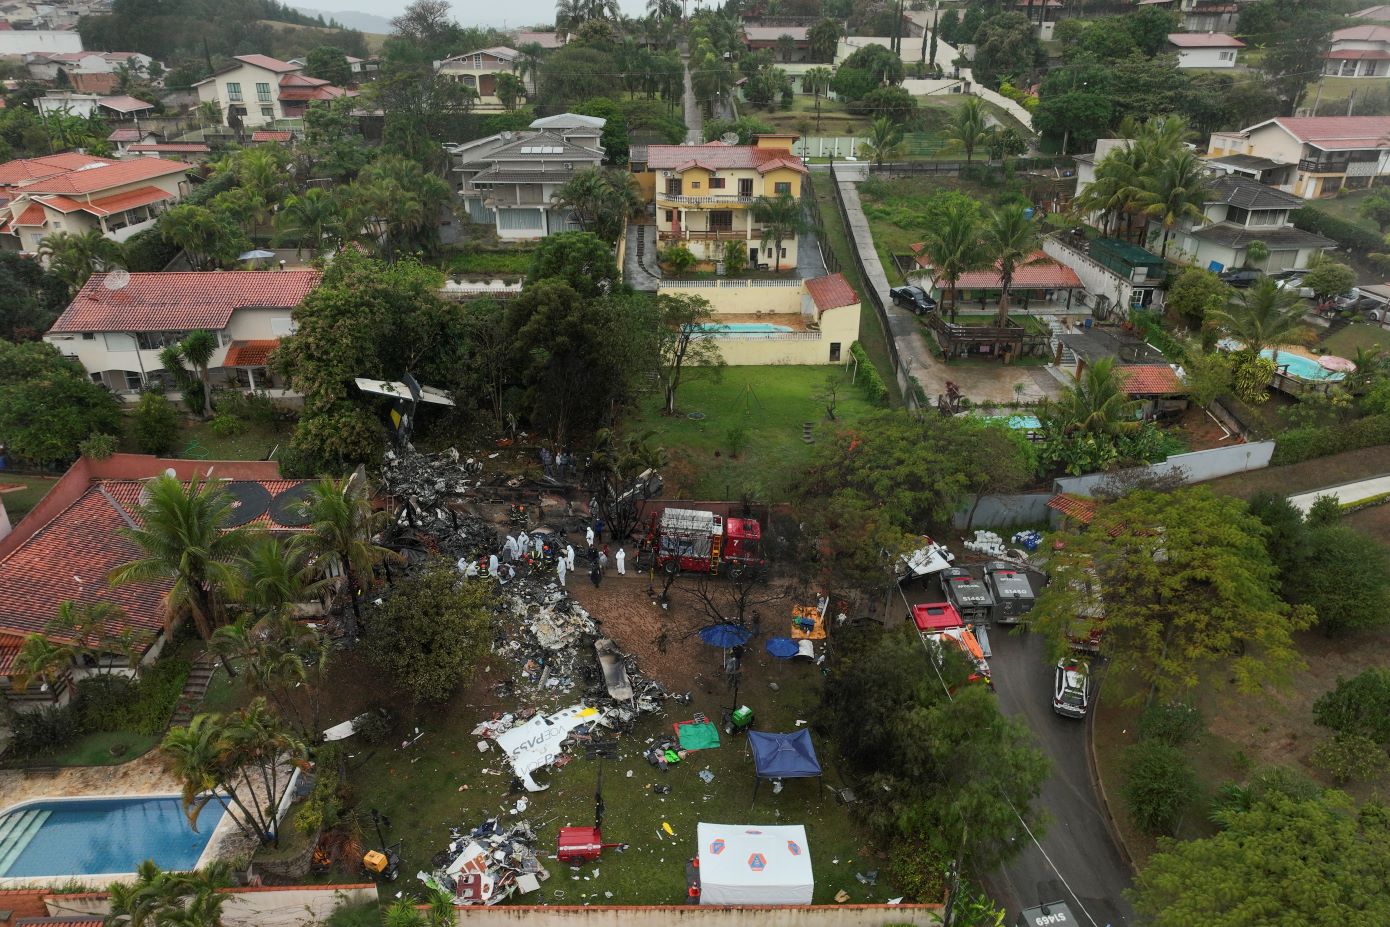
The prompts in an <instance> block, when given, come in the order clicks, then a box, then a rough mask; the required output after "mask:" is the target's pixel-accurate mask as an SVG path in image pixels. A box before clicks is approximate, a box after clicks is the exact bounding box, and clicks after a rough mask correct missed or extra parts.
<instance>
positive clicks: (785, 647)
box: [765, 637, 801, 660]
mask: <svg viewBox="0 0 1390 927" xmlns="http://www.w3.org/2000/svg"><path fill="white" fill-rule="evenodd" d="M765 646H766V647H767V652H768V653H770V654H772V655H773V656H774V657H776V658H777V659H779V660H790V659H791V658H792V657H794V656H796V654H797V652H798V651H799V650H800V649H801V648H799V647H798V646H797V645H796V641H794V640H792V639H791V638H790V637H773V638H769V639H768V642H767V644H766V645H765Z"/></svg>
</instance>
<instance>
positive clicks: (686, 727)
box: [676, 721, 719, 750]
mask: <svg viewBox="0 0 1390 927" xmlns="http://www.w3.org/2000/svg"><path fill="white" fill-rule="evenodd" d="M676 736H677V737H678V738H679V739H680V742H681V749H682V750H709V749H712V748H714V747H717V746H719V729H718V728H716V727H715V726H714V725H713V724H712V723H711V722H709V721H706V722H704V723H703V724H696V723H695V722H693V721H686V722H683V723H681V724H677V725H676Z"/></svg>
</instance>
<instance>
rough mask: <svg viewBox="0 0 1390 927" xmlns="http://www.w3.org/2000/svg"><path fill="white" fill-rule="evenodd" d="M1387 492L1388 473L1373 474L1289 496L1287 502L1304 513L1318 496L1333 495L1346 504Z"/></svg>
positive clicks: (1389, 479)
mask: <svg viewBox="0 0 1390 927" xmlns="http://www.w3.org/2000/svg"><path fill="white" fill-rule="evenodd" d="M1388 492H1390V475H1386V476H1373V477H1371V478H1370V479H1368V480H1358V481H1356V482H1355V483H1343V484H1342V485H1340V486H1329V487H1327V488H1326V489H1317V490H1314V491H1313V492H1305V493H1299V494H1298V495H1296V496H1289V502H1291V503H1293V506H1294V508H1296V509H1298V510H1299V511H1300V512H1302V513H1304V514H1305V515H1306V514H1308V510H1309V509H1310V508H1312V507H1313V503H1314V502H1315V501H1316V500H1317V498H1318V497H1319V496H1334V497H1336V499H1337V501H1338V502H1340V503H1342V504H1343V505H1347V504H1349V503H1352V502H1360V501H1361V500H1362V499H1369V498H1371V497H1372V496H1381V495H1384V494H1385V493H1388Z"/></svg>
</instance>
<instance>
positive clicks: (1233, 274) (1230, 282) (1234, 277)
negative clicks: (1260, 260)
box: [1217, 270, 1264, 290]
mask: <svg viewBox="0 0 1390 927" xmlns="http://www.w3.org/2000/svg"><path fill="white" fill-rule="evenodd" d="M1217 276H1218V277H1220V278H1221V282H1222V283H1224V284H1226V285H1227V286H1233V287H1235V288H1236V289H1238V290H1243V289H1245V288H1246V287H1250V286H1254V285H1255V283H1256V282H1257V281H1258V280H1259V279H1260V278H1261V277H1263V276H1264V274H1262V273H1260V272H1259V271H1258V270H1223V271H1222V272H1221V273H1219V274H1217Z"/></svg>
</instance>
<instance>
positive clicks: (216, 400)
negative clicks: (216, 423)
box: [213, 390, 286, 428]
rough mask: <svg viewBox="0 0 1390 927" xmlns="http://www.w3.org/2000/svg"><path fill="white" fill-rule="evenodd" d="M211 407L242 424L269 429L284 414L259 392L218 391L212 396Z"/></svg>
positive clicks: (271, 400)
mask: <svg viewBox="0 0 1390 927" xmlns="http://www.w3.org/2000/svg"><path fill="white" fill-rule="evenodd" d="M213 405H214V406H216V407H217V411H218V412H226V413H227V414H228V415H233V416H235V417H237V418H239V419H241V420H242V421H244V422H249V423H250V424H252V425H258V426H261V427H263V428H269V427H271V426H274V425H275V424H277V423H278V422H279V421H280V420H281V419H282V418H284V417H285V416H286V413H285V412H284V411H282V410H281V409H280V407H279V406H277V405H276V404H275V400H273V399H271V398H270V397H269V396H267V395H266V394H265V393H264V392H262V391H261V390H256V391H255V392H250V393H248V392H244V391H242V390H225V391H219V392H218V393H217V394H216V395H215V396H213Z"/></svg>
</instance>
